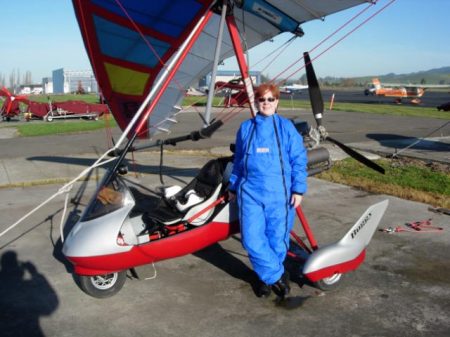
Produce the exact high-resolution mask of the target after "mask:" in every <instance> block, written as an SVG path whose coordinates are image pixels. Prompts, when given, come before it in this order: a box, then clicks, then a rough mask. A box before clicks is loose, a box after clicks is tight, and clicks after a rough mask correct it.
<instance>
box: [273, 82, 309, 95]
mask: <svg viewBox="0 0 450 337" xmlns="http://www.w3.org/2000/svg"><path fill="white" fill-rule="evenodd" d="M306 89H308V85H304V84H297V83H294V84H292V85H285V86H281V87H280V92H282V93H284V94H295V93H301V92H302V91H303V90H306Z"/></svg>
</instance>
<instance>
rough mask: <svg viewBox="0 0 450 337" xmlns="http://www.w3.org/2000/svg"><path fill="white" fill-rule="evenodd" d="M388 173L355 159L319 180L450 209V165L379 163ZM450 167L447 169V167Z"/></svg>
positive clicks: (379, 161)
mask: <svg viewBox="0 0 450 337" xmlns="http://www.w3.org/2000/svg"><path fill="white" fill-rule="evenodd" d="M377 163H378V164H380V165H381V166H382V167H384V169H385V170H386V174H385V175H381V174H378V173H376V172H374V171H372V170H371V169H369V168H366V167H365V166H362V165H361V164H359V163H358V162H357V161H355V160H354V159H351V158H347V159H345V160H342V161H339V162H335V163H334V165H333V167H332V168H331V169H330V170H328V171H325V172H322V173H321V174H320V175H318V176H317V177H318V178H319V179H323V180H327V181H332V182H336V183H340V184H345V185H350V186H353V187H357V188H360V189H362V190H364V191H368V192H372V193H382V194H388V195H393V196H396V197H399V198H402V199H407V200H413V201H418V202H423V203H427V204H430V205H432V206H434V207H445V208H450V173H449V168H448V165H447V166H446V165H443V167H444V170H442V169H439V170H436V168H435V167H432V166H431V167H429V166H427V164H426V163H421V164H420V165H418V162H417V161H416V162H414V163H409V162H403V161H399V160H387V159H382V160H378V161H377ZM445 167H446V168H445Z"/></svg>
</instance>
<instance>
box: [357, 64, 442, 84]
mask: <svg viewBox="0 0 450 337" xmlns="http://www.w3.org/2000/svg"><path fill="white" fill-rule="evenodd" d="M373 77H378V78H379V79H380V81H381V82H390V83H411V84H450V67H442V68H435V69H430V70H426V71H418V72H415V73H409V74H394V73H391V74H386V75H380V76H370V77H360V78H358V81H359V82H361V80H363V81H366V82H369V81H371V80H372V78H373Z"/></svg>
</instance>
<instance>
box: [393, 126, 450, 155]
mask: <svg viewBox="0 0 450 337" xmlns="http://www.w3.org/2000/svg"><path fill="white" fill-rule="evenodd" d="M448 124H450V121H448V122H446V123H444V124H443V125H441V126H440V127H438V128H437V129H434V130H433V131H431V132H430V133H428V134H427V135H425V136H423V137H421V138H419V139H417V140H416V141H415V142H413V143H411V144H409V145H408V146H406V147H404V148H403V149H401V150H400V151H397V149H395V152H394V153H393V154H392V158H397V156H398V154H399V153H402V152H403V151H406V150H407V149H409V148H411V147H413V146H414V145H416V144H418V143H420V142H421V141H422V140H424V139H425V138H428V137H430V136H431V135H432V134H433V133H435V132H437V131H439V130H440V129H442V128H444V127H445V126H447V125H448Z"/></svg>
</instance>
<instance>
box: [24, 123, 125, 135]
mask: <svg viewBox="0 0 450 337" xmlns="http://www.w3.org/2000/svg"><path fill="white" fill-rule="evenodd" d="M116 125H117V124H116V122H115V120H109V121H105V120H104V119H99V120H98V121H92V120H57V121H53V122H40V123H34V122H30V123H24V124H20V125H17V131H18V132H19V135H20V136H22V137H36V136H48V135H55V134H62V133H77V132H86V131H94V130H99V129H104V128H105V127H107V126H108V127H115V126H116Z"/></svg>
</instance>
